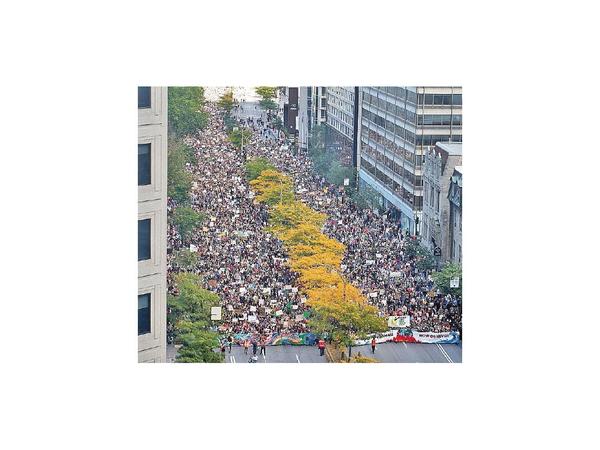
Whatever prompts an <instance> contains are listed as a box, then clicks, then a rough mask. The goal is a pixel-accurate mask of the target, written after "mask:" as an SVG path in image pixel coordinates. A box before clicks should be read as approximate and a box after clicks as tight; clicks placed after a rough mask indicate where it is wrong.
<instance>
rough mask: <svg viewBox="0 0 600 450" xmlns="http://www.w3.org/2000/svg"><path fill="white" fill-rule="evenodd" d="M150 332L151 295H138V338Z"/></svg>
mask: <svg viewBox="0 0 600 450" xmlns="http://www.w3.org/2000/svg"><path fill="white" fill-rule="evenodd" d="M150 331H151V330H150V294H142V295H138V336H139V335H141V334H148V333H150Z"/></svg>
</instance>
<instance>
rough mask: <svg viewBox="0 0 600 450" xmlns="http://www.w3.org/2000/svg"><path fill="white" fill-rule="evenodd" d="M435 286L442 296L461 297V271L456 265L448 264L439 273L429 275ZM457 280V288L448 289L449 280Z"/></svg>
mask: <svg viewBox="0 0 600 450" xmlns="http://www.w3.org/2000/svg"><path fill="white" fill-rule="evenodd" d="M431 277H432V278H433V282H434V283H435V286H436V287H437V288H438V289H439V290H440V291H441V292H443V293H444V294H452V295H456V296H459V297H462V269H461V267H460V266H459V265H458V264H454V263H449V264H446V266H444V268H443V269H442V270H440V271H439V272H433V273H432V274H431ZM453 278H458V280H459V284H458V288H451V287H450V280H451V279H453Z"/></svg>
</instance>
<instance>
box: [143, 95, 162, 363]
mask: <svg viewBox="0 0 600 450" xmlns="http://www.w3.org/2000/svg"><path fill="white" fill-rule="evenodd" d="M167 93H168V88H166V87H139V88H138V362H165V360H166V325H167V304H166V295H167V110H168V104H167V101H168V100H167Z"/></svg>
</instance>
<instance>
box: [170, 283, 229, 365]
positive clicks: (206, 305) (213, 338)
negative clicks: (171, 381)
mask: <svg viewBox="0 0 600 450" xmlns="http://www.w3.org/2000/svg"><path fill="white" fill-rule="evenodd" d="M174 280H175V284H176V285H177V289H178V291H179V294H178V295H170V294H169V295H167V305H168V306H169V315H168V319H169V322H170V323H171V324H172V325H173V326H174V329H175V342H176V343H178V344H180V345H181V347H180V348H179V350H178V351H177V358H176V361H177V362H181V363H194V362H222V361H223V357H222V356H221V354H219V353H217V352H215V350H216V349H217V348H218V346H219V336H218V334H217V333H215V332H213V331H211V330H210V327H211V325H212V323H211V318H210V309H211V307H213V306H217V305H219V297H218V296H217V295H216V294H214V293H212V292H210V291H208V290H206V289H203V288H201V287H200V277H199V276H198V275H196V274H193V273H188V272H182V273H179V274H177V275H175V276H174Z"/></svg>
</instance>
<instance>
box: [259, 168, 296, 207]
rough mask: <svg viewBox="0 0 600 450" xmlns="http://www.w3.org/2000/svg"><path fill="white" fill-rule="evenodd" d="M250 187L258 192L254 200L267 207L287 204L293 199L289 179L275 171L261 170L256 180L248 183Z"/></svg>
mask: <svg viewBox="0 0 600 450" xmlns="http://www.w3.org/2000/svg"><path fill="white" fill-rule="evenodd" d="M250 186H252V188H253V189H254V190H256V191H257V192H258V195H257V197H256V199H257V200H258V201H259V202H264V203H267V204H268V205H274V204H276V203H277V202H280V203H284V202H285V203H288V202H290V201H292V200H293V199H294V185H293V183H292V180H291V178H290V177H287V176H285V175H284V174H283V173H281V172H278V171H277V170H270V169H269V170H263V171H262V172H261V174H260V176H259V177H258V178H256V179H255V180H252V181H251V182H250Z"/></svg>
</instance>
